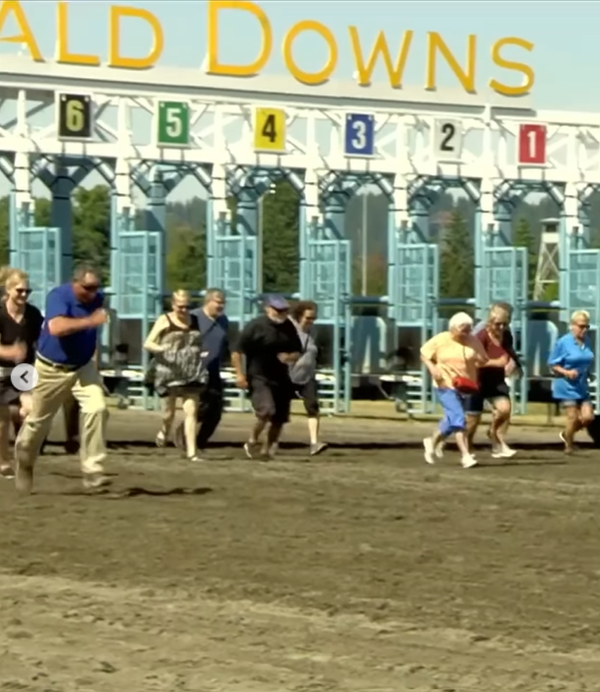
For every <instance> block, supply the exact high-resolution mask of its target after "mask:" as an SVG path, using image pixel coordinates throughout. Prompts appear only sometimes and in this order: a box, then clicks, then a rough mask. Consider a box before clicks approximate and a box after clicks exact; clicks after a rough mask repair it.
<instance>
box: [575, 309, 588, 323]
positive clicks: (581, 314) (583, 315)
mask: <svg viewBox="0 0 600 692" xmlns="http://www.w3.org/2000/svg"><path fill="white" fill-rule="evenodd" d="M578 320H585V321H586V322H587V323H588V324H589V323H590V313H589V312H587V310H575V312H574V313H573V314H572V315H571V324H574V323H575V322H577V321H578Z"/></svg>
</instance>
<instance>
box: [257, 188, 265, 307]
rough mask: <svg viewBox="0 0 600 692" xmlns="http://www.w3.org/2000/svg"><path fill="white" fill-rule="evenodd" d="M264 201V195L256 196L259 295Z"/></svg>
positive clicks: (261, 282) (258, 289)
mask: <svg viewBox="0 0 600 692" xmlns="http://www.w3.org/2000/svg"><path fill="white" fill-rule="evenodd" d="M264 201H265V196H264V195H261V196H260V197H259V198H258V229H257V231H258V232H257V238H256V252H257V254H258V257H257V258H256V269H257V274H258V276H257V277H256V292H257V293H258V294H259V295H261V294H262V292H263V283H264V276H263V274H264V263H263V253H264V245H263V237H264V235H263V234H264V227H263V221H264V210H263V205H264Z"/></svg>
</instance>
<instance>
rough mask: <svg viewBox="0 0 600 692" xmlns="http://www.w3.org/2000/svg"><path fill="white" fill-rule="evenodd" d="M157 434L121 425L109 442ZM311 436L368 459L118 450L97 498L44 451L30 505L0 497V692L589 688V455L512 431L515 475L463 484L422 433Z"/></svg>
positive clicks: (594, 579) (118, 416)
mask: <svg viewBox="0 0 600 692" xmlns="http://www.w3.org/2000/svg"><path fill="white" fill-rule="evenodd" d="M156 420H157V419H156V417H155V416H154V414H146V413H133V412H115V413H114V414H113V416H112V419H111V422H110V436H111V439H113V440H127V439H128V437H129V438H131V437H135V438H137V439H146V440H148V441H149V440H151V439H152V437H153V434H154V430H155V427H154V426H155V425H156ZM249 422H250V419H249V418H248V417H245V416H242V417H240V416H234V415H228V416H226V418H225V421H224V425H223V427H222V429H221V430H220V432H219V435H218V438H217V439H218V440H221V441H227V440H229V441H230V442H231V441H235V442H240V441H242V440H243V439H244V432H243V428H244V427H245V426H247V425H248V424H249ZM324 429H325V431H326V436H327V437H328V438H329V439H330V440H332V441H334V442H336V443H338V444H339V443H342V442H348V443H351V444H353V445H359V443H361V442H362V443H363V444H362V446H355V447H354V448H347V449H344V448H342V447H341V446H338V444H336V445H334V447H333V448H332V449H330V450H329V451H328V452H327V453H326V454H325V455H323V456H322V457H318V458H317V459H312V460H310V461H309V460H308V459H307V457H306V455H305V449H304V448H303V447H300V446H297V445H296V446H294V447H292V448H290V449H284V450H283V451H282V454H281V458H280V459H279V460H278V461H277V462H272V463H269V464H264V463H259V462H251V461H248V460H245V459H244V458H243V455H242V454H241V450H240V449H239V446H236V447H231V446H230V447H226V446H220V447H219V448H217V449H215V450H214V457H215V458H214V459H213V460H211V461H209V462H206V463H203V464H197V465H195V466H190V465H189V464H187V463H186V462H184V461H182V460H181V459H180V458H179V456H178V453H177V452H176V451H175V450H167V451H162V450H156V449H154V448H153V447H152V446H150V445H146V446H145V447H144V446H141V445H123V444H120V445H118V446H117V447H116V448H115V449H113V451H112V455H111V460H110V465H109V469H110V471H111V472H114V473H115V474H118V475H115V477H114V485H113V488H112V489H111V492H109V493H108V494H106V495H96V496H89V495H85V494H84V493H83V491H82V490H81V489H80V483H79V474H78V470H79V469H78V463H77V459H76V458H74V457H65V456H61V455H60V451H61V450H60V448H58V447H51V448H50V449H49V452H48V454H46V455H45V456H44V457H42V458H41V459H40V463H39V466H38V469H37V475H36V488H35V494H34V495H32V496H31V497H30V498H19V497H17V496H16V494H15V491H14V487H13V485H12V483H11V482H10V481H5V482H3V483H2V484H1V485H0V502H1V507H2V516H3V525H2V532H1V533H0V565H1V572H0V598H1V600H0V603H1V606H0V691H5V690H6V691H14V692H17V691H23V692H29V691H31V692H75V690H76V691H77V692H105V691H106V692H109V691H110V692H128V691H131V692H147V691H153V690H155V691H158V692H163V691H164V692H167V691H168V692H175V691H177V690H181V691H183V692H185V691H188V690H189V691H193V692H292V691H293V692H346V691H347V692H353V691H354V692H358V691H360V692H405V691H407V690H416V691H419V692H430V691H433V690H439V691H445V692H452V691H455V692H462V691H467V690H468V691H469V692H471V691H472V692H495V691H498V692H500V691H501V692H512V691H513V690H519V691H523V692H546V691H548V692H550V691H551V690H552V691H558V690H565V691H568V692H571V691H572V692H575V691H577V692H583V691H584V690H585V691H589V692H595V691H596V690H599V689H600V588H599V586H598V584H599V579H600V550H599V544H600V541H599V520H598V517H599V514H600V507H599V497H600V466H599V463H600V452H598V451H596V450H593V449H591V448H583V449H581V451H580V453H579V454H578V455H577V456H574V457H572V458H570V459H569V460H568V463H567V460H566V459H565V457H564V456H563V455H562V453H561V451H560V448H559V446H558V445H557V444H555V442H556V440H557V436H556V431H555V430H545V431H527V432H526V431H524V430H522V429H520V430H517V429H515V433H514V437H515V438H516V439H517V440H519V441H520V442H521V443H522V444H521V449H520V453H519V456H518V458H517V459H515V460H514V461H511V462H509V463H498V462H492V460H491V459H490V458H489V455H488V454H487V451H486V450H484V449H482V450H481V451H480V452H479V453H478V456H479V457H480V458H481V461H482V466H481V467H478V468H475V469H472V470H469V471H464V470H462V469H461V468H459V467H458V465H457V459H456V453H455V452H453V451H449V452H448V454H447V456H446V458H445V459H444V460H443V462H442V463H441V464H439V465H438V466H435V467H431V468H430V467H427V466H426V465H425V464H424V463H423V461H422V457H421V451H420V443H419V440H420V438H421V437H422V436H423V430H424V428H423V426H421V425H418V424H403V423H393V422H389V421H385V422H379V421H375V420H366V421H365V420H362V421H361V420H338V419H335V420H331V421H326V422H325V424H324ZM132 431H135V432H133V433H132ZM303 437H304V421H303V420H302V419H300V420H297V421H296V422H295V423H294V424H293V425H292V426H290V430H289V431H288V433H287V439H288V440H289V439H294V440H296V441H298V442H300V441H302V440H303ZM399 440H401V441H402V443H403V445H402V444H396V445H395V446H394V447H392V446H391V444H392V442H398V441H399ZM483 462H485V464H483Z"/></svg>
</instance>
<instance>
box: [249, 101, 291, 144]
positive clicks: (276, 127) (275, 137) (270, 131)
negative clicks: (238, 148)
mask: <svg viewBox="0 0 600 692" xmlns="http://www.w3.org/2000/svg"><path fill="white" fill-rule="evenodd" d="M254 148H255V149H256V150H257V151H281V152H283V151H285V112H284V111H282V110H281V109H279V108H257V109H256V113H255V116H254Z"/></svg>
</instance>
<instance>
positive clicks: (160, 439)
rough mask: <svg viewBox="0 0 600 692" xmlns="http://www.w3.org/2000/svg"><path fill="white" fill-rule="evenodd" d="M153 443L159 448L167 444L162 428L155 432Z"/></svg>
mask: <svg viewBox="0 0 600 692" xmlns="http://www.w3.org/2000/svg"><path fill="white" fill-rule="evenodd" d="M154 443H155V444H156V446H157V447H158V448H159V449H162V448H163V447H166V446H167V438H166V435H165V434H164V432H163V431H162V430H159V432H158V433H157V434H156V437H155V438H154Z"/></svg>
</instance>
